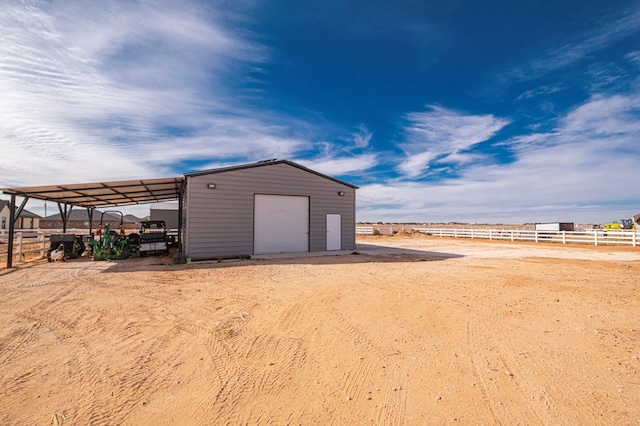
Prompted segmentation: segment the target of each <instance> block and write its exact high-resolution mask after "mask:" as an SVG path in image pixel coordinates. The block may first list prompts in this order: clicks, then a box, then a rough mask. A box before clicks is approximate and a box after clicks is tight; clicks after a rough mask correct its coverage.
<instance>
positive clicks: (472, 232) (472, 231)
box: [471, 228, 473, 240]
mask: <svg viewBox="0 0 640 426" xmlns="http://www.w3.org/2000/svg"><path fill="white" fill-rule="evenodd" d="M471 239H472V240H473V228H471Z"/></svg>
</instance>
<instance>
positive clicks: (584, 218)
mask: <svg viewBox="0 0 640 426" xmlns="http://www.w3.org/2000/svg"><path fill="white" fill-rule="evenodd" d="M267 158H284V159H289V160H293V161H297V162H299V163H301V164H303V165H305V166H307V167H310V168H312V169H315V170H318V171H320V172H323V173H327V174H329V175H332V176H335V177H338V178H340V179H343V180H346V181H348V182H350V183H353V184H355V185H358V186H360V189H359V190H358V201H357V204H358V212H357V214H358V220H360V221H398V222H400V221H411V222H438V221H462V222H479V223H523V222H546V221H569V222H576V223H604V222H609V221H612V220H615V219H619V218H626V217H630V216H632V215H634V214H637V213H640V195H639V194H638V177H639V176H640V172H639V168H640V167H639V166H640V2H638V1H618V0H607V1H604V0H598V1H589V0H583V1H573V0H568V1H563V2H557V1H544V0H542V1H524V0H523V1H517V2H513V1H492V2H477V1H470V0H468V1H467V0H459V1H393V2H392V1H388V0H385V1H374V0H366V1H365V0H362V1H348V0H342V1H334V0H327V1H323V2H316V1H305V0H298V1H293V0H291V1H284V0H283V1H277V0H276V1H266V0H265V1H260V0H256V1H251V0H247V1H244V0H239V1H233V2H228V1H219V2H216V1H175V0H172V1H164V0H154V1H151V0H147V1H131V0H126V1H124V0H123V1H108V2H104V1H90V0H82V1H79V0H51V1H16V0H4V1H3V2H2V5H0V187H14V186H29V185H40V184H53V183H61V184H64V183H76V182H92V181H101V180H119V179H130V178H153V177H165V176H176V175H181V174H183V173H186V172H191V171H195V170H202V169H209V168H215V167H219V166H225V165H231V164H242V163H247V162H253V161H258V160H263V159H267ZM41 207H42V206H41V204H38V203H37V202H33V201H32V202H30V203H29V205H28V207H27V208H28V209H30V210H32V211H34V212H37V213H40V214H42V208H41ZM128 210H129V211H131V212H133V213H137V214H146V213H145V212H148V206H140V207H136V208H132V209H128Z"/></svg>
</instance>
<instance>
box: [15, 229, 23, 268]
mask: <svg viewBox="0 0 640 426" xmlns="http://www.w3.org/2000/svg"><path fill="white" fill-rule="evenodd" d="M16 234H17V235H16V263H20V262H21V261H22V232H17V233H16Z"/></svg>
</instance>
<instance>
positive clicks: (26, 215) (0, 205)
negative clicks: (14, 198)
mask: <svg viewBox="0 0 640 426" xmlns="http://www.w3.org/2000/svg"><path fill="white" fill-rule="evenodd" d="M10 215H11V211H10V210H9V202H8V201H5V200H0V230H7V229H9V220H10V219H9V218H10ZM40 219H41V218H40V216H38V215H37V214H35V213H31V212H30V211H29V210H24V209H23V210H22V213H20V216H19V217H18V219H17V220H16V224H15V229H38V228H39V227H40Z"/></svg>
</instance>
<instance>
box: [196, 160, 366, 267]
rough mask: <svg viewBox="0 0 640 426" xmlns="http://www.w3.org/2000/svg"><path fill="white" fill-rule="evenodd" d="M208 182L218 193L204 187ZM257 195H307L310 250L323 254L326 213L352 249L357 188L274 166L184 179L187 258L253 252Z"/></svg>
mask: <svg viewBox="0 0 640 426" xmlns="http://www.w3.org/2000/svg"><path fill="white" fill-rule="evenodd" d="M208 183H215V185H216V189H209V188H207V184H208ZM339 191H343V192H344V193H345V195H344V196H339V195H338V192H339ZM255 194H267V195H299V196H308V197H309V250H310V251H325V250H326V215H327V213H338V214H341V215H342V249H343V250H354V249H355V189H354V188H352V187H349V186H346V185H343V184H341V183H339V182H335V181H332V180H330V179H326V178H323V177H321V176H318V175H315V174H313V173H309V172H306V171H304V170H301V169H299V168H296V167H293V166H290V165H288V164H273V165H266V166H263V167H254V168H247V169H241V170H233V171H225V172H220V173H212V174H209V175H201V176H187V196H186V202H185V205H186V213H187V214H186V216H187V220H186V222H187V223H186V230H185V231H186V242H185V243H186V244H185V251H186V254H187V257H190V258H194V259H195V258H200V257H216V256H227V255H251V254H253V224H254V220H253V219H254V218H253V212H254V195H255Z"/></svg>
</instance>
